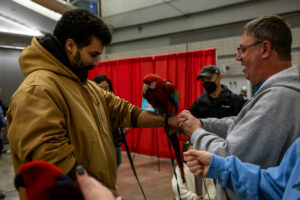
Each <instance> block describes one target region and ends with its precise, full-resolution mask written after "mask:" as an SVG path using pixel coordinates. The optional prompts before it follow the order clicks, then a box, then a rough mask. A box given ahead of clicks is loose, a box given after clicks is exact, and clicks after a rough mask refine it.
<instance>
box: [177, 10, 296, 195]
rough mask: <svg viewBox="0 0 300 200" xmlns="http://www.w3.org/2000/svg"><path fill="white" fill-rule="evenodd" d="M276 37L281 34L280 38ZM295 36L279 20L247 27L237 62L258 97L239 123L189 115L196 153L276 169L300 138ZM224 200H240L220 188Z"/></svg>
mask: <svg viewBox="0 0 300 200" xmlns="http://www.w3.org/2000/svg"><path fill="white" fill-rule="evenodd" d="M275 33H276V34H275ZM291 44H292V33H291V30H290V27H289V25H288V24H287V23H286V22H285V21H284V20H283V19H282V18H281V17H279V16H277V15H265V16H261V17H259V18H256V19H254V20H252V21H250V22H248V23H247V24H246V25H245V26H244V29H243V34H242V36H241V40H240V46H239V47H238V48H237V55H236V60H238V61H240V62H241V64H242V65H243V66H245V68H244V70H243V72H244V73H245V77H246V78H247V79H248V80H249V81H250V82H251V84H252V85H254V86H255V87H256V93H254V95H253V96H252V98H251V99H249V100H248V102H247V103H246V104H245V106H244V107H243V109H242V110H241V111H240V112H239V114H238V115H237V116H236V117H227V118H223V119H216V118H207V119H200V120H199V119H196V118H195V117H194V116H193V115H192V114H190V113H189V112H188V111H183V112H182V113H180V114H179V115H178V118H180V117H181V128H182V129H183V131H184V133H185V134H186V136H188V137H191V142H192V143H193V144H194V149H195V150H205V151H209V152H211V153H214V154H216V155H218V156H221V157H226V156H230V155H235V156H237V157H238V158H239V159H241V160H242V161H243V162H249V163H253V164H256V165H259V166H260V167H262V168H268V167H272V166H277V165H278V164H279V163H280V161H281V159H282V158H283V156H284V153H285V152H286V151H287V149H288V148H289V146H290V145H291V144H292V143H293V142H294V141H295V140H296V138H297V137H299V136H300V123H299V121H300V115H299V113H300V101H299V99H300V78H299V69H298V67H297V66H293V65H292V61H291ZM217 196H218V198H219V199H226V198H227V199H237V197H236V196H235V195H234V194H233V193H232V192H231V191H230V190H224V189H223V188H221V187H219V186H218V185H217Z"/></svg>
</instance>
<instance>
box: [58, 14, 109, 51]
mask: <svg viewBox="0 0 300 200" xmlns="http://www.w3.org/2000/svg"><path fill="white" fill-rule="evenodd" d="M53 34H54V36H55V37H56V38H57V39H58V40H59V41H60V43H61V44H62V45H63V46H64V45H65V43H66V40H67V39H69V38H71V39H73V40H74V42H75V43H76V44H77V45H78V47H79V48H82V47H84V46H87V45H89V44H90V42H91V37H92V36H95V37H96V38H98V39H99V40H101V42H102V44H103V45H104V46H107V45H109V44H110V42H111V38H112V36H111V32H110V30H109V29H108V27H107V25H106V24H105V23H104V22H103V21H102V20H101V19H100V18H98V17H97V16H95V15H94V14H92V13H91V12H89V11H87V10H83V9H74V10H70V11H68V12H66V13H65V14H64V15H63V16H62V17H61V19H60V20H59V21H58V22H57V24H56V26H55V29H54V31H53Z"/></svg>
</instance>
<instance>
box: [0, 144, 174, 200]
mask: <svg viewBox="0 0 300 200" xmlns="http://www.w3.org/2000/svg"><path fill="white" fill-rule="evenodd" d="M6 147H7V146H6ZM122 158H123V162H122V164H121V166H120V168H119V170H118V182H117V191H118V193H119V194H121V195H122V196H123V197H124V199H125V200H141V199H143V196H142V194H141V191H140V189H139V186H138V184H137V181H136V179H135V177H134V174H133V172H132V170H131V167H130V164H129V161H128V158H127V155H126V154H125V153H123V157H122ZM134 164H135V167H136V171H137V174H138V176H139V179H140V182H141V184H142V186H143V188H144V191H145V194H146V197H147V199H148V200H172V199H174V198H173V197H174V195H173V191H172V188H171V178H172V165H171V162H170V161H169V160H166V159H160V171H159V170H158V162H157V158H154V157H148V156H143V155H136V156H135V159H134ZM13 177H14V171H13V167H12V160H11V157H10V154H2V156H1V158H0V189H2V190H4V191H5V193H6V198H5V200H18V199H19V198H18V194H17V192H16V190H15V188H14V186H13Z"/></svg>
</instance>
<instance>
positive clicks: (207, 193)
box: [172, 141, 216, 200]
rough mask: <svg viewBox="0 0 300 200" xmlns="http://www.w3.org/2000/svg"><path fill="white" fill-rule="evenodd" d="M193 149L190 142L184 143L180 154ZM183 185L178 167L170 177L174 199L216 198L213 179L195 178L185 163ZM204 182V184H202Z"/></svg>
mask: <svg viewBox="0 0 300 200" xmlns="http://www.w3.org/2000/svg"><path fill="white" fill-rule="evenodd" d="M191 149H193V144H192V143H191V142H190V141H186V142H185V143H183V144H182V152H183V153H184V152H186V151H188V150H191ZM183 167H184V176H185V181H186V182H185V183H183V181H182V179H181V175H180V172H179V167H178V165H177V166H176V168H175V173H176V176H177V180H176V177H175V174H174V175H173V177H172V189H173V191H174V193H175V195H176V199H177V200H179V199H180V198H181V199H182V200H200V199H201V200H207V199H214V197H215V196H216V188H215V184H214V182H213V179H209V178H207V179H205V180H204V179H202V178H197V177H195V176H194V175H193V174H192V173H191V172H190V170H189V168H188V167H187V165H186V163H183ZM204 181H205V183H204ZM177 183H178V186H179V190H180V197H179V194H178V189H177Z"/></svg>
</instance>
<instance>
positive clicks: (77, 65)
mask: <svg viewBox="0 0 300 200" xmlns="http://www.w3.org/2000/svg"><path fill="white" fill-rule="evenodd" d="M93 68H94V66H93V65H88V66H84V64H83V62H82V60H81V56H80V53H79V50H77V52H76V55H75V58H74V63H71V70H72V71H73V73H74V74H76V75H77V76H78V78H79V79H80V81H81V82H82V83H84V84H85V83H86V81H87V77H88V72H89V70H91V69H93Z"/></svg>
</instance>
